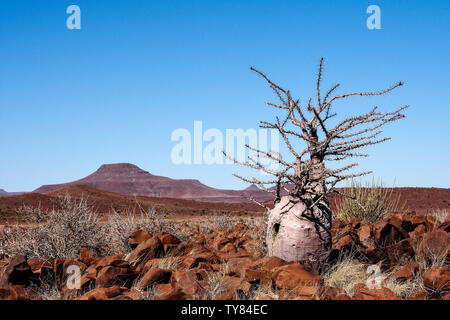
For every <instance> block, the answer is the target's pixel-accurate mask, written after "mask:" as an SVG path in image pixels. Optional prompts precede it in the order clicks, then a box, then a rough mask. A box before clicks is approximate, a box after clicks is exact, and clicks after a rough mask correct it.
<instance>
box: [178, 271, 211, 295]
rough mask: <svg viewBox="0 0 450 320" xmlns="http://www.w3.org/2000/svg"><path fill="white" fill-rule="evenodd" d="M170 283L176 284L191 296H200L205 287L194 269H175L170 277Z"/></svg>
mask: <svg viewBox="0 0 450 320" xmlns="http://www.w3.org/2000/svg"><path fill="white" fill-rule="evenodd" d="M170 283H172V284H174V285H176V286H177V287H178V288H180V289H181V290H182V291H183V292H184V293H186V294H187V295H191V296H197V297H198V296H199V295H200V294H201V293H202V292H203V291H204V288H203V287H202V285H201V284H200V282H199V281H198V278H197V274H196V273H195V272H192V271H190V270H189V271H175V272H174V273H173V274H172V277H171V278H170Z"/></svg>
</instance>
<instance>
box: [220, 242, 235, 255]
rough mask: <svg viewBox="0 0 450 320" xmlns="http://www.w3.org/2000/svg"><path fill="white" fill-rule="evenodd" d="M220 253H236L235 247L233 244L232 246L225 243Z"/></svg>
mask: <svg viewBox="0 0 450 320" xmlns="http://www.w3.org/2000/svg"><path fill="white" fill-rule="evenodd" d="M220 251H221V252H225V253H231V252H236V247H235V246H234V244H232V243H231V242H229V243H227V244H226V245H224V246H223V247H222V248H221V249H220Z"/></svg>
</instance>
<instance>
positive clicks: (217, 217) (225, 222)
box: [199, 212, 239, 233]
mask: <svg viewBox="0 0 450 320" xmlns="http://www.w3.org/2000/svg"><path fill="white" fill-rule="evenodd" d="M238 220H239V218H238V217H233V216H232V215H231V214H230V213H221V212H215V213H212V214H211V215H209V216H207V217H205V219H204V220H202V223H201V224H199V227H200V232H201V233H208V232H211V231H222V230H226V229H229V228H233V226H235V225H236V224H237V223H238V222H239V221H238Z"/></svg>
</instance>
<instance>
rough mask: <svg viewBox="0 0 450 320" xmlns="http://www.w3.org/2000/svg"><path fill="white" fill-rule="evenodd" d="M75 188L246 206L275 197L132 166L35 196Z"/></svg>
mask: <svg viewBox="0 0 450 320" xmlns="http://www.w3.org/2000/svg"><path fill="white" fill-rule="evenodd" d="M72 185H85V186H88V187H91V188H95V189H100V190H105V191H110V192H115V193H119V194H125V195H133V196H148V197H167V198H178V199H188V200H197V201H210V202H244V201H248V198H249V197H253V198H254V199H256V200H259V201H267V200H270V199H271V195H270V194H269V193H267V192H265V191H263V190H261V189H259V188H258V187H257V186H255V185H251V186H249V187H248V188H246V189H244V190H226V189H216V188H212V187H209V186H207V185H205V184H203V183H202V182H200V181H199V180H196V179H172V178H168V177H164V176H158V175H154V174H152V173H150V172H148V171H145V170H143V169H141V168H139V167H138V166H136V165H134V164H131V163H114V164H103V165H101V166H100V167H99V168H98V169H97V170H96V171H95V172H93V173H91V174H90V175H88V176H86V177H84V178H81V179H79V180H75V181H71V182H67V183H60V184H51V185H42V186H41V187H39V188H37V189H36V190H34V191H33V192H35V193H42V194H45V193H48V192H52V191H55V190H58V189H61V188H65V187H69V186H72Z"/></svg>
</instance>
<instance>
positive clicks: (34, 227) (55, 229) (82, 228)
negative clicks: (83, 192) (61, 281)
mask: <svg viewBox="0 0 450 320" xmlns="http://www.w3.org/2000/svg"><path fill="white" fill-rule="evenodd" d="M58 205H59V206H58V209H53V210H52V211H50V212H44V211H43V210H41V209H40V208H30V207H23V208H22V210H20V211H19V212H18V213H19V215H20V217H21V218H24V219H26V220H27V224H26V225H24V226H19V225H18V224H17V225H16V226H14V227H12V228H11V229H9V230H8V231H6V232H5V236H4V238H3V239H2V241H1V243H0V248H1V250H2V251H4V252H5V253H9V254H26V255H27V256H28V258H32V257H51V258H57V257H73V256H76V255H78V253H79V251H80V249H81V248H87V249H90V250H93V251H96V252H101V250H102V249H103V248H104V246H105V245H106V242H105V239H104V237H103V235H102V232H101V231H102V229H101V227H100V225H99V223H98V222H99V221H98V217H97V215H96V214H95V213H94V211H93V210H92V208H91V207H90V206H88V203H87V199H83V198H81V199H80V200H73V199H71V198H70V196H69V195H66V196H65V197H63V198H60V199H59V202H58Z"/></svg>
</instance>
